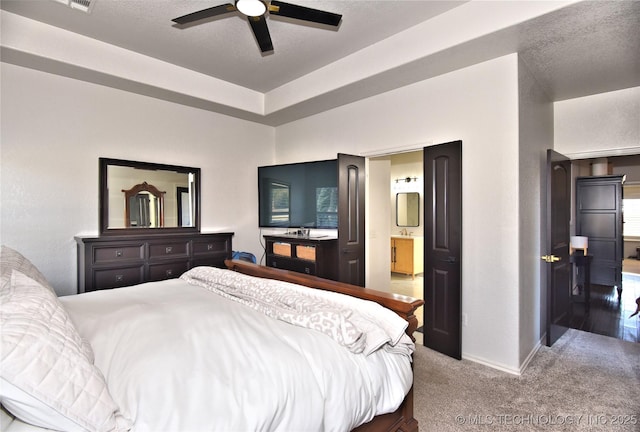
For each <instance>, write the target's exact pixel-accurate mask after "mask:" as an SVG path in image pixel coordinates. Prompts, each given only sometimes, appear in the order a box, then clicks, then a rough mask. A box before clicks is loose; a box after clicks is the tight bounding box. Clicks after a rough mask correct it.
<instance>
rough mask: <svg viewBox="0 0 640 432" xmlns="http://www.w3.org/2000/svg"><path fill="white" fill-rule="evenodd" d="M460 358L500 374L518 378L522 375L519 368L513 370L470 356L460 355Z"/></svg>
mask: <svg viewBox="0 0 640 432" xmlns="http://www.w3.org/2000/svg"><path fill="white" fill-rule="evenodd" d="M462 358H463V359H464V360H469V361H472V362H474V363H479V364H481V365H484V366H488V367H490V368H492V369H497V370H500V371H502V372H507V373H510V374H512V375H518V376H520V375H522V371H521V369H520V368H518V369H513V368H511V367H509V366H505V365H501V364H498V363H493V362H491V361H488V360H485V359H483V358H480V357H475V356H470V355H465V354H463V355H462Z"/></svg>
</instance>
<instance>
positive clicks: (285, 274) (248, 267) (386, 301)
mask: <svg viewBox="0 0 640 432" xmlns="http://www.w3.org/2000/svg"><path fill="white" fill-rule="evenodd" d="M225 264H226V266H227V267H228V268H229V269H230V270H233V271H237V272H239V273H244V274H247V275H251V276H257V277H262V278H267V279H276V280H281V281H285V282H292V283H296V284H299V285H304V286H308V287H311V288H317V289H322V290H327V291H334V292H339V293H342V294H347V295H350V296H353V297H358V298H362V299H365V300H371V301H374V302H376V303H379V304H381V305H382V306H384V307H386V308H388V309H391V310H392V311H394V312H395V313H397V314H398V315H400V316H401V317H402V318H404V319H405V320H406V321H407V322H408V323H409V325H408V326H407V330H406V333H407V334H408V335H409V336H410V337H411V339H413V340H414V341H415V339H414V338H413V332H414V331H415V330H416V328H417V327H418V319H417V318H416V316H415V311H416V309H417V308H418V307H420V306H422V305H423V304H424V301H423V300H420V299H416V298H413V297H408V296H403V295H399V294H392V293H386V292H382V291H376V290H372V289H368V288H362V287H359V286H355V285H349V284H346V283H343V282H336V281H332V280H328V279H322V278H319V277H316V276H309V275H307V274H304V273H296V272H292V271H289V270H281V269H276V268H272V267H265V266H261V265H257V264H253V263H250V262H247V261H240V260H226V261H225ZM417 430H418V421H417V420H416V419H415V418H414V417H413V387H411V389H410V390H409V393H407V396H406V397H405V399H404V401H402V404H401V405H400V407H399V408H398V409H397V410H396V411H394V412H392V413H388V414H383V415H379V416H376V417H374V418H373V420H371V421H370V422H368V423H365V424H363V425H360V426H358V427H357V428H356V429H354V432H373V431H375V432H382V431H388V432H391V431H403V432H416V431H417Z"/></svg>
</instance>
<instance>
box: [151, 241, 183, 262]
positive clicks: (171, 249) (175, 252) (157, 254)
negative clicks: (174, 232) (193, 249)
mask: <svg viewBox="0 0 640 432" xmlns="http://www.w3.org/2000/svg"><path fill="white" fill-rule="evenodd" d="M181 257H184V258H187V257H189V241H176V242H163V243H149V259H155V258H181Z"/></svg>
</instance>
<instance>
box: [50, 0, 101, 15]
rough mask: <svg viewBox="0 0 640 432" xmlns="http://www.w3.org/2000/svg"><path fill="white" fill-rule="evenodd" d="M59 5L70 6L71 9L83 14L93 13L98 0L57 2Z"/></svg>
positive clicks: (58, 0)
mask: <svg viewBox="0 0 640 432" xmlns="http://www.w3.org/2000/svg"><path fill="white" fill-rule="evenodd" d="M55 1H57V2H58V3H62V4H64V5H67V6H69V7H70V8H71V9H78V10H80V11H82V12H86V13H91V10H92V9H93V4H94V3H95V2H96V0H55Z"/></svg>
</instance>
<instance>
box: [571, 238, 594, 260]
mask: <svg viewBox="0 0 640 432" xmlns="http://www.w3.org/2000/svg"><path fill="white" fill-rule="evenodd" d="M569 243H570V245H569V253H570V254H573V252H574V251H576V250H582V252H583V253H584V254H585V255H586V254H587V249H588V248H589V238H588V237H584V236H571V239H570V240H569Z"/></svg>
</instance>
